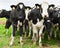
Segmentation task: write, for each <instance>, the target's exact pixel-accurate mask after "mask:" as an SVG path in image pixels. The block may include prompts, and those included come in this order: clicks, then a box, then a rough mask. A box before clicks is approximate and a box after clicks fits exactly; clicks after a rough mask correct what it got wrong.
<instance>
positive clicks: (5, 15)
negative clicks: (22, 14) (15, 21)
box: [0, 9, 11, 34]
mask: <svg viewBox="0 0 60 48" xmlns="http://www.w3.org/2000/svg"><path fill="white" fill-rule="evenodd" d="M10 13H11V11H7V10H5V9H2V10H1V11H0V18H6V19H7V20H6V24H5V29H6V34H7V33H8V29H9V27H10V26H11V21H10Z"/></svg>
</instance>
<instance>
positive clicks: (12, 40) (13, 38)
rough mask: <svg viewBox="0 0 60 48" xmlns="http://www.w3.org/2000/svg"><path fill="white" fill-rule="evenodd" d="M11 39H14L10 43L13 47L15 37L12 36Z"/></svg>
mask: <svg viewBox="0 0 60 48" xmlns="http://www.w3.org/2000/svg"><path fill="white" fill-rule="evenodd" d="M11 38H12V39H11V42H10V46H11V45H13V42H14V37H13V35H12V36H11Z"/></svg>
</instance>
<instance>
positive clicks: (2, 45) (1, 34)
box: [0, 18, 60, 48]
mask: <svg viewBox="0 0 60 48" xmlns="http://www.w3.org/2000/svg"><path fill="white" fill-rule="evenodd" d="M0 20H3V21H5V20H6V19H5V18H4V19H3V18H2V19H0ZM4 27H5V25H0V48H40V47H39V46H38V44H37V45H36V46H34V45H33V43H32V41H31V40H30V39H25V38H24V45H23V47H21V45H20V43H19V37H20V36H19V34H18V32H16V36H15V40H14V44H13V46H9V43H10V40H11V32H12V28H11V27H10V28H9V32H8V34H7V35H6V29H5V28H4ZM59 32H60V31H59ZM42 43H43V44H44V48H60V42H59V41H58V40H56V39H51V40H50V41H48V39H47V36H45V39H42Z"/></svg>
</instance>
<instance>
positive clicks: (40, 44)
mask: <svg viewBox="0 0 60 48" xmlns="http://www.w3.org/2000/svg"><path fill="white" fill-rule="evenodd" d="M43 28H44V26H41V28H40V31H39V46H40V47H41V46H42V43H41V35H42V31H43Z"/></svg>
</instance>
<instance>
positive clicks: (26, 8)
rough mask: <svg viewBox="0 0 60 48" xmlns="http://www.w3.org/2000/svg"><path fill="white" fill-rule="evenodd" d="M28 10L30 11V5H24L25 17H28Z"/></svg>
mask: <svg viewBox="0 0 60 48" xmlns="http://www.w3.org/2000/svg"><path fill="white" fill-rule="evenodd" d="M30 11H31V7H29V6H26V7H25V14H26V19H28V14H29V12H30Z"/></svg>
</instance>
